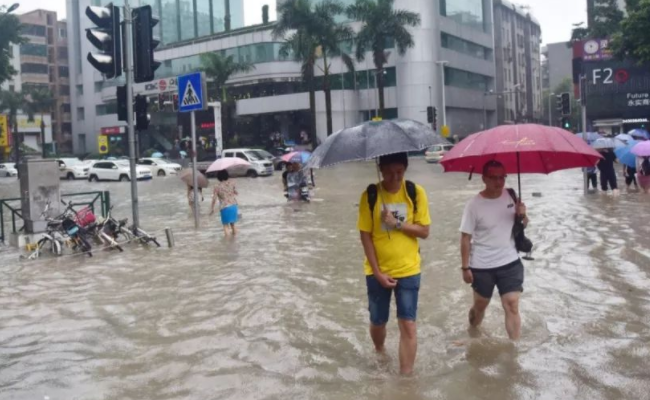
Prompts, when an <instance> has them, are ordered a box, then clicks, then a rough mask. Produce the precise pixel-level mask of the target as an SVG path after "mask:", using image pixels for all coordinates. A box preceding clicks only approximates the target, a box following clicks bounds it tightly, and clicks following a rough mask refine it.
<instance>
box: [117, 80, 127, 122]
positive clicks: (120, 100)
mask: <svg viewBox="0 0 650 400" xmlns="http://www.w3.org/2000/svg"><path fill="white" fill-rule="evenodd" d="M126 110H127V108H126V86H118V87H117V120H118V121H126V120H127V115H128V113H127V111H126Z"/></svg>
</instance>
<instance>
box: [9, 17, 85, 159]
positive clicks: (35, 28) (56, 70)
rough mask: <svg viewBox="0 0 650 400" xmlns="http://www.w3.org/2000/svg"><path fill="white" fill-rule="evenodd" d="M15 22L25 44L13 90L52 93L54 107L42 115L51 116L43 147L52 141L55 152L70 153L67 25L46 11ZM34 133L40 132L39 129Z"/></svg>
mask: <svg viewBox="0 0 650 400" xmlns="http://www.w3.org/2000/svg"><path fill="white" fill-rule="evenodd" d="M18 19H19V20H20V22H21V23H22V26H23V28H22V31H21V34H22V36H23V37H24V38H25V39H27V43H23V44H21V45H20V46H19V54H20V56H19V58H20V68H19V69H18V70H19V78H17V79H19V80H20V83H21V84H20V88H18V87H17V90H21V91H22V92H23V93H28V92H29V91H30V90H33V89H38V88H44V89H48V90H49V91H50V92H51V93H52V96H53V98H54V104H53V106H52V108H51V110H50V111H49V112H46V113H45V114H51V125H49V122H48V123H46V143H49V142H50V141H53V142H54V143H55V144H56V147H58V149H57V150H58V151H59V152H70V151H72V124H71V115H70V78H69V70H68V38H67V26H66V25H67V24H66V22H65V21H58V20H57V14H56V12H54V11H46V10H35V11H31V12H28V13H24V14H21V15H19V16H18ZM39 117H40V116H39ZM45 120H46V121H47V118H45ZM48 125H49V126H48ZM36 131H37V132H38V131H40V128H37V129H36ZM23 132H24V133H31V131H29V132H26V131H23ZM49 137H51V139H49ZM39 141H40V140H37V142H39Z"/></svg>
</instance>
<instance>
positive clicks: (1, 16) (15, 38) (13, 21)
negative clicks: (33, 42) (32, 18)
mask: <svg viewBox="0 0 650 400" xmlns="http://www.w3.org/2000/svg"><path fill="white" fill-rule="evenodd" d="M4 10H5V8H4V7H2V8H1V9H0V85H1V84H2V83H3V82H5V81H7V80H9V79H11V77H12V76H13V75H15V74H16V70H15V69H14V68H13V67H12V66H11V59H12V52H13V49H12V44H21V43H24V42H25V39H24V38H23V37H21V36H20V27H21V25H20V21H19V20H18V18H16V16H15V15H12V14H7V13H5V12H4Z"/></svg>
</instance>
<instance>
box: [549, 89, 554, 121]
mask: <svg viewBox="0 0 650 400" xmlns="http://www.w3.org/2000/svg"><path fill="white" fill-rule="evenodd" d="M553 96H555V93H553V92H551V93H549V94H548V126H553V109H552V108H551V99H552V98H553Z"/></svg>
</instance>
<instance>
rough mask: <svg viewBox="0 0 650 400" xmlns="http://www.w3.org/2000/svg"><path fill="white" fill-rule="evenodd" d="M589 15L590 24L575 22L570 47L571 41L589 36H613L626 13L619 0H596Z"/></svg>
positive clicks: (632, 0)
mask: <svg viewBox="0 0 650 400" xmlns="http://www.w3.org/2000/svg"><path fill="white" fill-rule="evenodd" d="M635 1H637V0H631V2H632V3H634V2H635ZM589 16H590V18H589V26H587V27H585V26H583V24H582V23H580V24H574V26H573V31H572V32H571V41H570V42H569V43H568V44H567V45H568V46H569V47H570V46H571V43H573V42H576V41H579V40H584V39H587V38H596V39H599V38H608V37H611V36H612V35H613V34H614V33H616V32H618V31H619V30H620V27H621V22H622V21H623V18H624V17H625V14H624V13H623V11H622V10H621V9H620V8H619V7H618V2H617V0H594V2H593V7H592V8H591V9H590V10H589Z"/></svg>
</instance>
